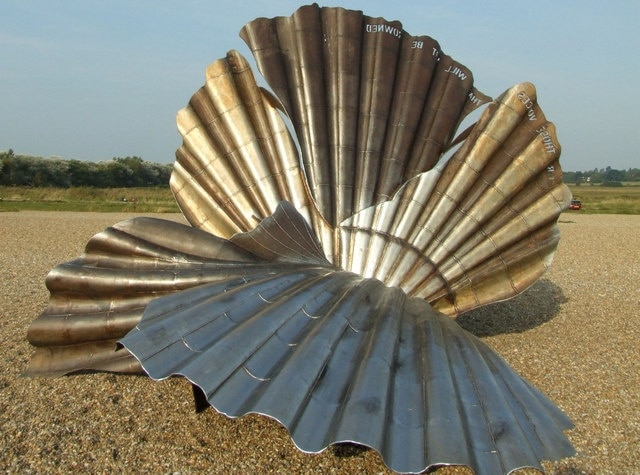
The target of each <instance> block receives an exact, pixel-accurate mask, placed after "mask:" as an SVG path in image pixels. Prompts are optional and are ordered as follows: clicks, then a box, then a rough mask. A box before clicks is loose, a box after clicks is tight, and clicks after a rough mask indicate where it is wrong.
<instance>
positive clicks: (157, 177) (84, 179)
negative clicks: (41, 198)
mask: <svg viewBox="0 0 640 475" xmlns="http://www.w3.org/2000/svg"><path fill="white" fill-rule="evenodd" d="M171 169H172V167H171V165H166V164H159V163H152V162H146V161H144V160H142V159H141V158H140V157H124V158H121V157H115V158H113V159H112V160H111V161H104V162H89V161H83V160H63V159H60V158H42V157H32V156H28V155H16V154H14V153H13V150H11V149H9V150H8V151H6V152H0V185H8V186H34V187H44V186H51V187H57V188H69V187H72V186H74V187H75V186H89V187H95V188H131V187H151V186H168V184H169V177H170V176H171Z"/></svg>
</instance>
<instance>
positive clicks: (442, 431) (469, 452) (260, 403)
mask: <svg viewBox="0 0 640 475" xmlns="http://www.w3.org/2000/svg"><path fill="white" fill-rule="evenodd" d="M280 223H282V221H280ZM277 228H279V224H277V223H275V222H269V223H265V225H264V226H262V227H260V230H259V231H258V232H256V233H254V237H253V240H254V241H256V242H260V243H261V244H262V245H263V246H264V247H265V248H269V247H270V244H269V242H271V237H270V236H271V235H272V231H273V230H274V229H277ZM272 251H273V252H274V254H279V251H277V250H276V249H275V248H274V249H272ZM287 253H288V252H287ZM287 253H285V254H284V256H285V257H286V254H287ZM121 343H122V344H123V345H124V346H125V347H126V348H127V349H128V350H129V351H130V352H131V353H132V354H134V355H135V356H136V358H138V359H139V361H140V363H141V365H142V367H143V368H144V370H145V371H146V372H147V373H148V374H149V375H150V376H151V377H152V378H154V379H163V378H166V377H169V376H171V375H173V374H177V375H182V376H185V377H186V378H188V379H189V380H190V381H192V382H193V383H194V384H196V385H198V386H199V387H200V388H201V389H202V390H203V392H204V394H205V395H206V397H207V399H208V400H209V402H210V403H211V404H212V405H213V406H214V407H215V408H216V409H217V410H218V411H220V412H222V413H224V414H227V415H229V416H231V417H239V416H242V415H244V414H247V413H254V412H257V413H261V414H266V415H269V416H270V417H273V418H275V419H277V420H278V421H280V422H281V423H282V424H283V425H284V426H285V427H286V428H287V429H288V430H289V432H290V433H291V437H292V438H293V440H294V442H295V443H296V445H297V446H298V447H299V448H300V449H301V450H304V451H308V452H318V451H321V450H323V449H324V448H326V447H327V446H328V445H330V444H332V443H336V442H345V441H353V442H357V443H360V444H364V445H367V446H370V447H372V448H374V449H375V450H377V451H379V452H380V453H381V454H382V457H383V459H384V460H385V463H386V464H387V465H388V466H389V467H390V468H392V469H393V470H396V471H400V472H419V471H422V470H424V469H425V468H427V467H429V466H432V465H435V464H442V463H447V464H464V465H468V466H470V467H472V468H473V469H474V470H475V471H476V473H478V474H483V473H487V474H494V473H507V472H509V471H510V470H513V469H515V468H519V467H522V466H532V467H536V468H541V467H540V465H539V460H541V459H547V458H557V457H561V456H566V455H570V454H571V453H572V449H571V446H570V444H569V443H568V441H567V440H566V438H565V436H564V435H563V433H562V431H563V430H565V429H567V428H569V427H571V423H570V421H569V420H568V419H567V418H566V416H564V414H562V412H561V411H559V410H558V409H557V408H555V407H554V406H553V405H552V404H551V403H550V402H549V401H548V400H547V399H546V398H545V397H544V396H542V395H541V394H540V393H538V392H537V391H536V390H535V389H534V388H532V387H531V386H530V385H528V384H527V383H526V382H525V381H523V380H522V379H521V378H520V377H519V376H518V375H517V374H515V373H514V372H513V371H512V370H511V369H510V368H509V367H508V366H507V365H506V364H505V363H504V362H503V361H502V360H501V359H500V358H498V357H497V356H496V355H495V354H494V353H493V352H492V351H491V350H490V349H489V348H488V347H487V346H486V345H485V344H484V343H482V342H481V341H480V340H478V339H477V338H475V337H474V336H472V335H471V334H469V333H467V332H466V331H464V330H462V329H461V328H460V327H459V326H458V325H457V324H456V323H455V322H454V321H453V320H451V319H449V318H447V317H446V316H444V315H442V314H439V313H437V312H435V311H433V309H432V308H431V307H430V306H429V304H428V303H427V302H426V301H424V300H423V299H418V298H409V297H407V296H406V294H405V293H404V292H402V291H401V290H400V289H398V288H392V287H386V286H385V285H383V284H382V283H381V282H380V281H378V280H376V279H367V278H363V277H361V276H358V275H356V274H354V273H350V272H345V271H341V270H337V269H334V268H332V267H330V266H328V265H324V266H323V265H317V266H305V265H294V264H291V265H290V267H289V269H288V270H286V271H280V272H274V273H270V274H268V275H264V274H257V275H255V276H245V277H244V278H243V280H241V281H239V280H238V279H237V278H235V277H232V278H229V279H225V280H220V281H217V282H215V283H210V284H204V285H201V286H199V287H196V288H193V289H190V290H185V291H182V292H179V293H176V294H172V295H170V296H167V297H163V298H160V299H157V300H155V301H153V302H151V303H150V304H149V305H148V306H147V309H146V311H145V314H144V316H143V318H142V320H141V321H140V322H139V323H138V324H137V325H136V328H135V329H134V330H133V331H132V332H131V333H129V334H128V335H127V336H126V337H125V338H123V339H122V340H121Z"/></svg>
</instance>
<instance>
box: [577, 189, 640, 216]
mask: <svg viewBox="0 0 640 475" xmlns="http://www.w3.org/2000/svg"><path fill="white" fill-rule="evenodd" d="M633 185H635V186H632V185H631V184H629V183H623V184H622V186H613V187H608V186H602V185H587V184H582V185H580V186H576V185H569V188H570V189H571V193H573V197H574V198H577V199H579V200H580V201H582V209H581V210H580V211H567V213H587V214H640V184H638V183H637V182H634V183H633Z"/></svg>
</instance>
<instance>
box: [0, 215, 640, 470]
mask: <svg viewBox="0 0 640 475" xmlns="http://www.w3.org/2000/svg"><path fill="white" fill-rule="evenodd" d="M156 216H159V217H162V218H165V219H174V220H178V221H182V217H181V215H176V214H171V215H156ZM130 217H133V215H132V214H125V213H118V214H116V213H73V212H38V211H20V212H11V213H9V212H4V213H0V243H1V244H0V279H1V280H0V302H1V304H2V305H1V306H0V342H1V345H0V472H2V473H11V474H13V473H15V474H23V473H38V474H39V473H70V472H74V473H92V474H93V473H157V474H178V473H179V474H201V473H316V474H324V473H331V474H354V473H367V474H375V473H392V472H390V471H389V470H388V469H387V468H386V467H385V465H384V463H383V462H382V459H381V458H380V457H379V456H378V455H377V454H376V453H375V452H374V451H372V450H356V449H355V448H353V447H349V446H347V447H344V446H342V447H341V446H339V447H333V448H329V449H327V450H325V451H324V452H322V453H320V454H305V453H302V452H300V451H299V450H298V449H296V447H295V445H294V444H293V443H292V442H291V440H290V438H289V437H288V435H287V432H286V430H285V429H284V428H283V427H281V426H280V425H279V424H278V423H277V422H275V421H273V420H271V419H269V418H267V417H263V416H259V415H249V416H245V417H242V418H240V419H229V418H227V417H225V416H224V415H221V414H218V413H216V412H215V410H213V409H211V408H210V409H207V410H206V411H204V412H201V413H197V412H196V411H195V410H194V403H193V397H192V390H191V386H190V384H189V383H188V382H187V381H186V380H184V379H182V378H171V379H168V380H166V381H161V382H155V381H152V380H151V379H149V378H147V377H144V376H122V375H114V374H81V375H72V376H66V377H61V378H24V377H22V376H21V374H22V373H23V372H24V370H25V369H26V367H27V363H28V361H29V358H30V355H31V353H32V348H31V346H30V345H29V343H28V342H27V340H26V331H27V328H28V326H29V324H30V323H31V321H32V320H34V319H35V318H36V317H37V316H38V315H39V314H40V312H42V311H43V310H44V308H45V307H46V305H47V301H48V298H49V292H48V291H47V289H46V287H45V284H44V282H45V277H46V275H47V273H48V272H49V271H50V270H51V269H52V268H53V267H54V266H55V265H57V264H60V263H62V262H66V261H69V260H71V259H73V258H75V257H77V256H79V255H80V254H82V252H83V249H84V245H85V244H86V242H87V241H88V240H89V238H90V237H91V236H93V235H94V234H96V233H98V232H100V231H101V230H103V229H104V228H106V227H108V226H109V225H111V224H114V223H116V222H118V221H121V220H123V219H128V218H130ZM559 227H560V231H561V236H562V237H561V240H560V245H559V247H558V250H557V253H556V256H555V259H554V262H553V264H552V266H551V269H550V270H549V271H548V272H547V273H546V274H545V275H544V276H543V277H542V279H540V280H539V281H538V282H537V283H536V284H534V285H533V286H532V287H531V288H529V289H528V290H527V291H525V292H524V293H523V294H521V295H520V296H518V297H516V298H514V299H511V300H508V301H505V302H499V303H496V304H493V305H490V306H488V307H484V308H482V309H478V310H475V311H472V312H469V313H467V314H465V315H463V316H461V317H459V318H458V321H459V323H460V324H461V325H462V326H463V327H464V328H466V329H467V330H469V331H471V332H472V333H474V334H476V335H478V336H480V337H481V338H482V339H483V340H484V341H485V342H487V343H488V344H489V346H491V347H492V348H493V349H494V350H495V351H496V352H497V353H498V354H499V355H500V356H501V357H502V358H504V359H505V360H506V361H507V362H508V363H509V364H510V365H511V366H512V367H513V368H514V369H515V370H516V371H517V372H518V373H519V374H520V375H522V376H523V377H524V378H525V379H527V380H528V381H529V382H530V383H532V384H533V385H534V386H535V387H536V388H538V389H539V390H540V391H541V392H543V393H544V394H546V395H547V396H548V397H549V398H550V399H551V400H552V401H554V402H555V404H556V405H558V406H559V407H560V408H561V409H562V410H563V411H564V412H565V413H566V414H567V415H568V416H569V417H570V418H571V419H572V420H573V422H574V425H575V427H574V428H573V429H572V430H570V431H568V432H567V435H568V437H569V440H570V441H571V442H572V444H573V446H574V448H575V450H576V455H575V456H574V457H571V458H567V459H563V460H560V461H556V462H544V464H543V465H544V468H545V470H546V473H549V474H563V475H576V474H589V475H591V474H637V473H640V403H639V402H640V357H639V355H640V216H636V215H634V216H623V215H586V214H581V212H571V213H570V212H565V213H563V214H562V215H561V217H560V222H559ZM435 473H438V474H441V473H442V474H448V473H472V472H471V471H470V470H468V469H466V468H463V467H443V468H439V469H437V470H436V471H435ZM517 473H538V472H537V471H535V470H531V469H525V470H521V471H518V472H517Z"/></svg>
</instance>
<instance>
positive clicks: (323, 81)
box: [240, 4, 490, 226]
mask: <svg viewBox="0 0 640 475" xmlns="http://www.w3.org/2000/svg"><path fill="white" fill-rule="evenodd" d="M240 35H241V37H242V38H243V39H244V40H245V42H246V43H247V44H248V45H249V47H250V48H251V50H252V51H253V54H254V56H255V58H256V61H257V64H258V67H259V68H260V71H261V72H262V74H263V75H264V77H265V79H266V80H267V82H268V83H269V85H270V86H271V88H273V90H274V92H275V93H276V95H277V96H278V97H279V98H280V100H281V101H282V103H283V104H284V107H285V110H286V111H287V114H288V115H289V116H290V118H291V121H292V123H293V126H294V128H295V130H296V135H297V137H298V140H299V141H300V145H301V148H302V159H303V163H304V168H305V171H306V173H307V174H308V177H309V183H310V188H311V191H312V193H313V197H314V199H315V201H316V202H317V204H318V207H319V209H320V212H321V213H322V215H323V216H324V217H325V219H326V220H327V221H328V222H329V223H330V224H331V225H333V226H335V225H337V224H338V223H339V222H341V221H342V220H343V219H345V218H347V217H349V216H351V215H352V214H353V213H354V212H356V211H359V210H361V209H364V208H365V207H367V206H370V205H371V204H374V203H378V202H380V201H381V200H383V199H386V198H388V197H389V196H391V195H392V194H393V193H394V192H395V191H396V190H397V188H398V186H400V185H401V184H402V182H403V181H405V180H407V179H409V178H411V177H413V176H415V175H416V174H418V173H420V172H422V171H426V170H428V169H430V168H431V167H432V166H433V165H434V164H435V163H436V162H437V160H438V159H439V158H440V156H441V154H442V152H443V151H444V150H446V148H447V147H448V146H449V144H450V143H451V140H452V139H453V136H454V133H455V130H456V128H457V126H458V124H459V123H460V121H461V120H462V118H463V117H464V116H465V115H466V114H468V113H469V112H470V111H471V110H473V109H474V108H475V107H478V106H479V105H481V104H484V103H486V102H487V101H488V100H490V98H488V97H487V96H485V95H484V94H482V93H480V92H479V91H477V90H476V89H475V88H474V87H473V77H472V75H471V72H470V71H469V70H468V69H467V68H465V67H464V66H462V65H461V64H459V63H457V62H455V61H453V60H452V59H451V58H450V57H448V56H446V55H444V54H443V53H442V51H441V49H440V47H439V45H438V43H437V42H435V41H434V40H433V39H431V38H429V37H425V36H411V35H409V34H408V33H406V32H405V31H404V30H403V29H402V25H401V24H400V23H399V22H388V21H386V20H384V19H382V18H372V17H368V16H366V15H363V14H362V12H360V11H354V10H345V9H342V8H329V7H326V8H320V7H318V6H317V5H315V4H314V5H309V6H305V7H302V8H300V9H299V10H297V11H296V12H295V13H294V14H293V15H292V16H291V17H278V18H273V19H267V18H259V19H257V20H254V21H252V22H250V23H248V24H247V25H246V26H245V27H244V28H243V29H242V31H241V33H240Z"/></svg>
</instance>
